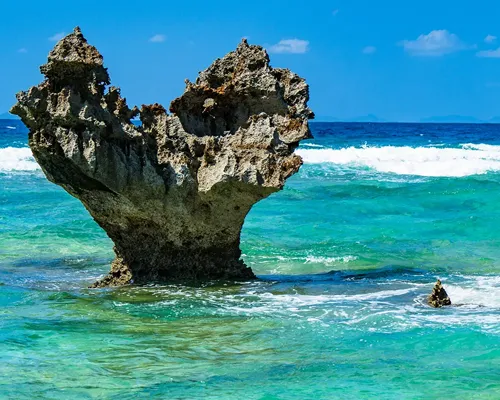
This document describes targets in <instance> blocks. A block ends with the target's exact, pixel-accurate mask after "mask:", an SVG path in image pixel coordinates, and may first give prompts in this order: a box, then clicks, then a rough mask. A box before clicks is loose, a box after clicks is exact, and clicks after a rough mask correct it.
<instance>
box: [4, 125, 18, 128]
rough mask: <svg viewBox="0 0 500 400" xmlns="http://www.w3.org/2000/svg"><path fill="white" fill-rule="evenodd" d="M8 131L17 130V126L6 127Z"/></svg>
mask: <svg viewBox="0 0 500 400" xmlns="http://www.w3.org/2000/svg"><path fill="white" fill-rule="evenodd" d="M6 128H7V129H17V128H16V127H15V126H8V125H7V126H6Z"/></svg>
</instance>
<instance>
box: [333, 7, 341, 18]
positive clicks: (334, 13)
mask: <svg viewBox="0 0 500 400" xmlns="http://www.w3.org/2000/svg"><path fill="white" fill-rule="evenodd" d="M339 11H340V10H339V9H338V8H337V9H336V10H333V11H332V15H333V16H334V17H336V16H337V14H338V13H339Z"/></svg>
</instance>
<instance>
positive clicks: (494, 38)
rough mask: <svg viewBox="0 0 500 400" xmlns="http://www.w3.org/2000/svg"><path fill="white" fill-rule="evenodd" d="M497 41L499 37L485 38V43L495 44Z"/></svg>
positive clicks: (490, 36) (488, 36) (489, 36)
mask: <svg viewBox="0 0 500 400" xmlns="http://www.w3.org/2000/svg"><path fill="white" fill-rule="evenodd" d="M495 40H497V37H496V36H493V35H487V36H486V37H485V38H484V42H485V43H493V42H494V41H495Z"/></svg>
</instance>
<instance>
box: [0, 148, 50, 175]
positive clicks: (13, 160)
mask: <svg viewBox="0 0 500 400" xmlns="http://www.w3.org/2000/svg"><path fill="white" fill-rule="evenodd" d="M38 169H40V166H39V165H38V164H37V163H36V161H35V159H34V158H33V154H32V153H31V150H30V149H29V148H27V147H23V148H17V147H6V148H3V149H0V172H12V171H36V170H38Z"/></svg>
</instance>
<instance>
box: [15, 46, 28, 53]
mask: <svg viewBox="0 0 500 400" xmlns="http://www.w3.org/2000/svg"><path fill="white" fill-rule="evenodd" d="M17 52H18V53H27V52H28V49H25V48H24V47H22V48H20V49H19V50H17Z"/></svg>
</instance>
